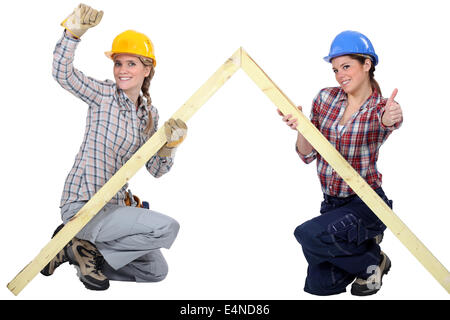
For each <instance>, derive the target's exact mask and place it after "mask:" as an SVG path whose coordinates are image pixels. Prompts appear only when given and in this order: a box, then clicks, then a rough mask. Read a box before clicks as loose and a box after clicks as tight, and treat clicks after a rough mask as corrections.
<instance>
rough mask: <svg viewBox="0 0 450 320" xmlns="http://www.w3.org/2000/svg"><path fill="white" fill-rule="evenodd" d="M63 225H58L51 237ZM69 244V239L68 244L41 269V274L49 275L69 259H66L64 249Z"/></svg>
mask: <svg viewBox="0 0 450 320" xmlns="http://www.w3.org/2000/svg"><path fill="white" fill-rule="evenodd" d="M63 227H64V224H61V225H59V226H58V228H56V230H55V232H54V233H53V236H52V238H53V237H54V236H55V235H56V234H57V233H58V232H59V230H61V229H62V228H63ZM71 244H72V241H70V242H69V243H68V244H66V246H65V247H64V248H63V249H62V250H61V251H60V252H58V254H57V255H56V256H55V257H54V258H53V259H52V260H50V262H49V263H48V264H47V265H46V266H45V267H44V269H42V270H41V274H43V275H44V276H51V275H52V274H53V272H55V269H56V268H58V267H59V266H60V265H62V264H63V263H64V262H67V261H69V259H67V253H66V249H67V247H68V246H70V245H71Z"/></svg>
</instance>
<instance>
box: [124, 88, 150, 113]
mask: <svg viewBox="0 0 450 320" xmlns="http://www.w3.org/2000/svg"><path fill="white" fill-rule="evenodd" d="M117 93H118V98H119V108H120V109H121V110H124V111H131V109H132V108H133V107H134V103H133V101H131V99H130V98H128V96H127V94H126V93H125V92H124V91H123V90H122V89H119V88H117ZM137 109H138V114H141V113H143V114H144V115H145V114H147V113H148V106H147V102H146V99H145V98H144V97H143V95H142V93H141V104H140V105H139V106H138V108H137ZM139 111H140V112H139Z"/></svg>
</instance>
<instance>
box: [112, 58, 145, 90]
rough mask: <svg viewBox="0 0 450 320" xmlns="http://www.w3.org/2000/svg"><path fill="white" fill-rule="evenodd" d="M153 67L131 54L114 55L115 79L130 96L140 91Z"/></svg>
mask: <svg viewBox="0 0 450 320" xmlns="http://www.w3.org/2000/svg"><path fill="white" fill-rule="evenodd" d="M150 70H151V67H149V66H144V64H143V63H142V62H141V60H140V59H139V58H138V57H137V56H135V55H131V54H125V53H124V54H117V55H114V79H115V80H116V84H117V86H118V87H119V88H120V89H122V90H123V91H125V93H127V95H128V96H130V97H131V96H135V95H136V92H137V95H139V92H140V90H141V87H142V83H143V82H144V79H145V77H147V76H148V75H149V74H150Z"/></svg>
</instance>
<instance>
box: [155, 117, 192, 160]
mask: <svg viewBox="0 0 450 320" xmlns="http://www.w3.org/2000/svg"><path fill="white" fill-rule="evenodd" d="M164 132H165V134H166V139H167V143H166V144H165V145H164V146H162V148H161V149H159V151H158V155H159V156H160V157H170V158H173V157H174V156H175V152H176V150H177V147H178V145H179V144H180V143H181V142H183V140H184V138H186V134H187V126H186V123H184V122H183V120H181V119H176V120H174V119H169V120H168V121H166V122H165V123H164Z"/></svg>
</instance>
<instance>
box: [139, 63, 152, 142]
mask: <svg viewBox="0 0 450 320" xmlns="http://www.w3.org/2000/svg"><path fill="white" fill-rule="evenodd" d="M139 60H141V62H142V63H143V64H144V66H148V67H151V70H150V74H149V75H148V76H147V77H145V79H144V82H143V83H142V87H141V91H142V95H143V96H144V98H145V100H146V101H147V107H148V109H149V113H148V122H147V126H146V127H145V129H144V133H145V134H149V133H150V131H151V130H152V128H153V125H154V124H153V117H152V114H151V112H150V106H151V105H152V98H151V97H150V93H149V88H150V82H151V80H152V78H153V76H154V75H155V67H154V66H153V60H152V59H150V58H145V57H141V56H140V57H139ZM142 102H143V101H142V97H141V96H139V98H138V101H137V103H138V105H141V103H142Z"/></svg>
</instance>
